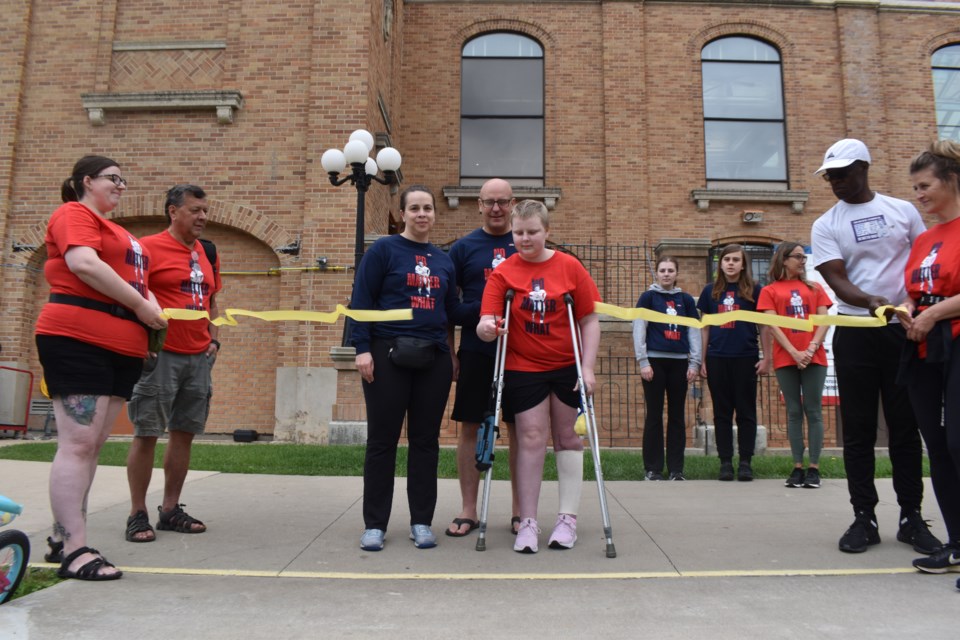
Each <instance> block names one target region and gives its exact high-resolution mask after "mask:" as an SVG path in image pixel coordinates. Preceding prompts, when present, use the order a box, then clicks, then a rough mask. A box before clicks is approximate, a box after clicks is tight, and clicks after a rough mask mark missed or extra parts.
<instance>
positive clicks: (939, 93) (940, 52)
mask: <svg viewBox="0 0 960 640" xmlns="http://www.w3.org/2000/svg"><path fill="white" fill-rule="evenodd" d="M930 62H931V66H932V67H933V96H934V100H935V101H936V105H937V137H939V138H940V139H941V140H944V139H951V140H957V141H960V44H951V45H947V46H946V47H943V48H941V49H937V50H936V51H935V52H934V53H933V56H932V57H931V59H930Z"/></svg>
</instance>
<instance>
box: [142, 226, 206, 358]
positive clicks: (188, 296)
mask: <svg viewBox="0 0 960 640" xmlns="http://www.w3.org/2000/svg"><path fill="white" fill-rule="evenodd" d="M140 242H141V243H142V244H143V246H145V247H146V248H147V249H148V250H149V251H150V255H151V257H152V258H153V262H152V264H151V267H152V268H151V271H150V273H151V277H150V283H151V290H152V291H153V293H154V295H155V296H157V302H159V303H160V306H161V307H163V308H171V309H191V310H194V311H209V310H210V296H212V295H213V294H215V293H217V292H218V291H220V288H221V286H222V283H221V281H220V277H219V276H220V269H219V264H218V265H217V268H216V269H214V267H213V265H211V264H210V261H209V260H208V259H207V254H206V253H205V252H204V251H203V245H201V244H200V241H199V240H196V241H194V243H193V248H192V249H188V248H187V247H185V246H183V245H182V244H180V243H179V242H178V241H177V240H176V239H174V237H173V236H171V235H170V233H169V232H168V231H166V230H164V231H161V232H160V233H157V234H154V235H152V236H146V237H144V238H142V239H141V240H140ZM217 262H218V263H219V262H220V258H219V256H218V257H217ZM207 325H208V322H207V321H206V320H189V321H187V320H174V321H172V322H170V324H169V326H168V328H167V339H166V341H164V343H163V349H164V351H172V352H173V353H183V354H196V353H203V352H204V351H206V349H207V347H208V346H209V345H210V332H209V330H208V328H207Z"/></svg>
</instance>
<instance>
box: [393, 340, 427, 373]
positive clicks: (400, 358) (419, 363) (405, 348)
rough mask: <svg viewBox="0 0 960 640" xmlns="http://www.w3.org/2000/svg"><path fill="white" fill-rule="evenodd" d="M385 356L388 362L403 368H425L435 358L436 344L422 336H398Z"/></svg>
mask: <svg viewBox="0 0 960 640" xmlns="http://www.w3.org/2000/svg"><path fill="white" fill-rule="evenodd" d="M387 357H388V358H390V362H392V363H393V364H395V365H397V366H398V367H403V368H404V369H426V368H427V367H429V366H430V365H432V364H433V361H434V360H436V358H437V345H436V344H435V343H433V342H431V341H430V340H424V339H422V338H413V337H410V336H398V337H397V338H395V339H394V341H393V346H391V347H390V351H388V352H387Z"/></svg>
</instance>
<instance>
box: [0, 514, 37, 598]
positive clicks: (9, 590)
mask: <svg viewBox="0 0 960 640" xmlns="http://www.w3.org/2000/svg"><path fill="white" fill-rule="evenodd" d="M29 560H30V539H29V538H27V534H25V533H24V532H22V531H3V532H0V587H2V589H0V604H3V603H4V602H6V601H7V600H9V599H10V598H11V597H13V592H14V591H16V590H17V587H19V586H20V581H21V580H23V576H24V574H26V573H27V562H29Z"/></svg>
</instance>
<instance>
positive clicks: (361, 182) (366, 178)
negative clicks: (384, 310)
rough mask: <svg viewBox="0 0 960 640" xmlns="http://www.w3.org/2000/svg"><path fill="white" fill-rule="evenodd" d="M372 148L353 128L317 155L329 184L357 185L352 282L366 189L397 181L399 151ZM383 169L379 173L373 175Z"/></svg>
mask: <svg viewBox="0 0 960 640" xmlns="http://www.w3.org/2000/svg"><path fill="white" fill-rule="evenodd" d="M371 151H373V136H372V135H371V134H370V132H369V131H366V130H365V129H357V130H356V131H354V132H353V133H351V134H350V140H349V141H348V142H347V144H346V146H344V147H343V151H341V150H340V149H327V150H326V151H324V152H323V155H322V156H321V157H320V164H321V166H323V170H324V171H326V172H327V175H328V176H330V184H332V185H333V186H335V187H339V186H340V185H342V184H345V183H346V182H350V184H352V185H353V186H354V187H355V188H356V189H357V228H356V235H355V237H354V246H353V249H354V255H353V278H354V285H355V284H356V278H357V270H358V269H359V268H360V260H361V259H362V258H363V252H364V224H365V223H364V214H365V209H366V205H365V202H366V196H367V189H369V188H370V185H371V184H372V183H373V182H379V183H380V184H384V185H392V184H398V183H399V180H398V179H397V170H399V169H400V162H401V158H400V152H399V151H397V150H396V149H394V148H393V147H384V148H383V149H381V150H380V151H379V153H377V159H376V160H374V159H373V158H371V157H370V152H371ZM348 164H349V165H350V173H348V174H347V175H345V176H344V177H343V178H341V177H340V172H342V171H343V170H344V169H346V167H347V165H348ZM381 170H382V171H383V177H382V178H381V177H380V176H378V175H377V173H378V172H379V171H381ZM349 326H350V319H349V318H347V321H346V323H344V327H343V344H344V345H346V344H347V339H348V336H349V334H350V331H349Z"/></svg>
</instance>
